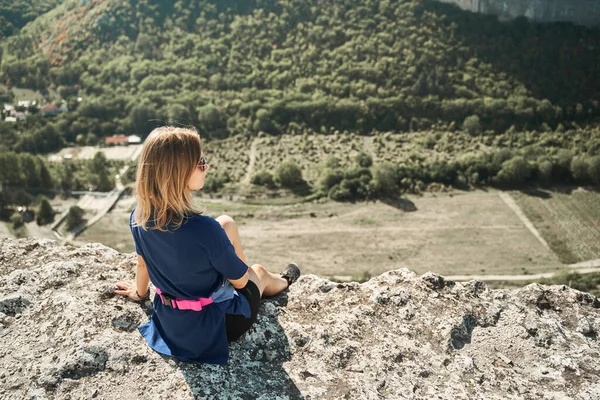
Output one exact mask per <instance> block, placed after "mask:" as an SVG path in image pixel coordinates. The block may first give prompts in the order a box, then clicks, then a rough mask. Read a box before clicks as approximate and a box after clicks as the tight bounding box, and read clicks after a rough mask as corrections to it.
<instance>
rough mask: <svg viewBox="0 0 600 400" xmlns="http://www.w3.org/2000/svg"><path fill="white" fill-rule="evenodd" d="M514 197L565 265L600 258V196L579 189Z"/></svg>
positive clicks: (527, 193) (537, 192) (519, 193)
mask: <svg viewBox="0 0 600 400" xmlns="http://www.w3.org/2000/svg"><path fill="white" fill-rule="evenodd" d="M511 195H512V196H513V198H514V199H515V201H516V202H517V204H518V205H519V206H520V207H521V209H522V210H523V212H524V213H525V215H526V216H527V217H528V218H529V219H530V220H531V222H532V223H533V224H534V226H535V227H536V229H537V230H538V231H539V232H540V233H541V234H542V236H543V237H544V239H545V240H546V241H547V242H548V244H549V245H550V247H551V248H552V250H553V251H554V252H555V253H556V255H557V256H558V258H559V259H560V260H561V261H562V262H563V263H566V264H570V263H577V262H581V261H588V260H595V259H599V258H600V193H598V192H594V191H588V190H584V189H577V190H574V191H572V192H570V191H569V192H560V191H542V190H536V191H529V192H513V193H511Z"/></svg>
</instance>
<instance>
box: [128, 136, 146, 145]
mask: <svg viewBox="0 0 600 400" xmlns="http://www.w3.org/2000/svg"><path fill="white" fill-rule="evenodd" d="M127 143H128V144H140V143H142V138H141V137H139V136H138V135H129V136H127Z"/></svg>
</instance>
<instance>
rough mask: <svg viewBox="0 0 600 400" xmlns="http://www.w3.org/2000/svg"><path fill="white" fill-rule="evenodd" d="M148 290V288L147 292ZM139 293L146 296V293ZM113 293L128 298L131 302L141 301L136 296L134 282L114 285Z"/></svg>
mask: <svg viewBox="0 0 600 400" xmlns="http://www.w3.org/2000/svg"><path fill="white" fill-rule="evenodd" d="M149 290H150V289H149V288H148V291H149ZM148 291H146V293H141V294H142V295H143V296H146V295H147V294H149V293H148ZM115 293H116V294H120V295H121V296H125V297H129V298H130V299H131V300H133V301H142V300H144V299H142V298H141V297H140V296H138V295H137V292H136V285H135V282H134V281H121V282H117V283H116V284H115Z"/></svg>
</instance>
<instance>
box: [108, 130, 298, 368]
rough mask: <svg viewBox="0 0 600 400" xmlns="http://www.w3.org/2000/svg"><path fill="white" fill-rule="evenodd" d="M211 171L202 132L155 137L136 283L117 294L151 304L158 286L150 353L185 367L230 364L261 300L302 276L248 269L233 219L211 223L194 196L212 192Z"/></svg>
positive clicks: (142, 173) (141, 210)
mask: <svg viewBox="0 0 600 400" xmlns="http://www.w3.org/2000/svg"><path fill="white" fill-rule="evenodd" d="M208 169H209V167H208V164H207V162H206V159H205V158H204V157H203V156H202V147H201V144H200V137H199V136H198V133H197V132H195V131H194V130H192V129H184V128H174V127H162V128H157V129H155V130H154V131H153V132H152V133H151V134H150V136H148V139H147V140H146V142H145V143H144V147H143V149H142V153H141V156H140V161H139V165H138V170H137V177H136V192H137V200H138V202H137V206H136V208H135V209H134V210H133V212H132V213H131V217H130V228H131V233H132V234H133V239H134V242H135V250H136V253H137V263H138V265H137V273H136V281H135V283H134V282H125V281H122V282H118V283H117V284H116V286H117V288H116V290H115V292H116V293H117V294H120V295H123V296H128V297H129V298H131V299H133V300H135V301H141V300H145V299H148V298H149V296H150V290H149V288H148V280H150V281H152V284H153V285H154V287H155V288H156V295H155V296H154V303H153V313H152V317H151V319H150V321H148V322H147V323H145V324H143V325H141V326H140V327H139V331H140V332H141V334H142V336H143V337H144V339H146V342H147V343H148V345H150V347H151V348H152V349H154V350H155V351H157V352H159V353H161V354H165V355H169V356H174V357H176V358H178V359H180V360H184V361H200V362H205V363H212V364H224V363H226V362H227V360H228V357H229V346H228V342H232V341H235V340H237V339H238V338H240V337H241V336H242V335H243V334H244V333H245V332H246V331H247V330H248V329H249V328H250V326H251V325H252V323H253V322H254V321H255V320H256V315H257V312H258V308H259V304H260V299H261V297H262V296H263V295H264V296H273V295H276V294H278V293H280V292H281V291H283V290H285V289H286V288H287V287H288V286H289V285H291V284H292V283H293V282H295V281H296V280H297V279H298V277H299V275H300V270H299V269H298V266H297V265H296V264H294V263H291V264H290V265H288V267H287V268H286V269H285V271H284V272H282V273H281V274H279V275H277V274H273V273H271V272H269V271H267V270H266V269H265V268H264V267H263V266H262V265H259V264H254V265H252V266H251V267H248V266H247V265H246V257H245V256H244V252H243V251H242V246H241V241H240V236H239V233H238V230H237V227H236V224H235V222H234V221H233V219H232V218H231V217H228V216H226V215H222V216H220V217H218V218H217V219H213V218H210V217H207V216H204V215H202V212H201V211H198V210H197V209H196V208H195V207H194V205H193V202H192V195H191V191H193V190H199V189H201V188H202V187H203V186H204V180H205V178H206V172H207V171H208Z"/></svg>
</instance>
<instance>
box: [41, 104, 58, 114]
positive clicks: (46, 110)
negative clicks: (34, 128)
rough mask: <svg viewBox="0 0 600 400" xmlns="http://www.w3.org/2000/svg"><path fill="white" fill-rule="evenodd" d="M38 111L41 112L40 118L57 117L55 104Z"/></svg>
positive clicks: (47, 105)
mask: <svg viewBox="0 0 600 400" xmlns="http://www.w3.org/2000/svg"><path fill="white" fill-rule="evenodd" d="M40 111H41V112H42V117H56V116H57V115H58V107H56V104H46V105H45V106H43V107H42V108H40Z"/></svg>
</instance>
